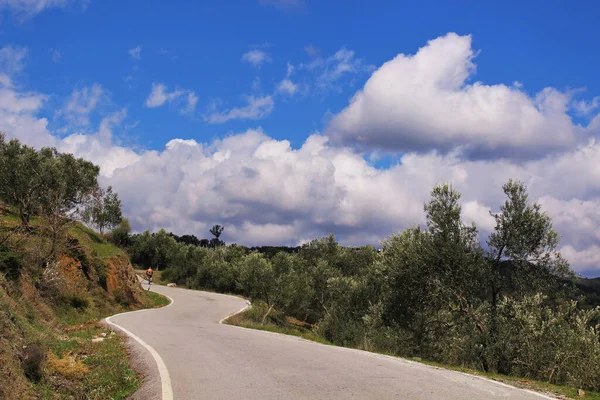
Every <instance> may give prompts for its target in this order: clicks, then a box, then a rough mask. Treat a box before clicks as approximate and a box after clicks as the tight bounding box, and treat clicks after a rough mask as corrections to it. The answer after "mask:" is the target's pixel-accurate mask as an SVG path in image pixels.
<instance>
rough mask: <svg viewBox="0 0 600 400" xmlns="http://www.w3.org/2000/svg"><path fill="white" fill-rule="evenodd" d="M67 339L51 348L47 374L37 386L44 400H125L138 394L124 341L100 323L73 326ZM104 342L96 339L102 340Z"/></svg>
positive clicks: (137, 384)
mask: <svg viewBox="0 0 600 400" xmlns="http://www.w3.org/2000/svg"><path fill="white" fill-rule="evenodd" d="M67 330H68V333H67V335H66V338H63V339H62V340H61V339H59V340H57V341H56V343H55V344H54V345H53V346H52V347H51V351H50V352H48V354H47V356H46V362H45V367H44V369H45V375H44V378H43V380H42V381H41V382H39V383H38V384H37V385H35V389H36V392H37V393H38V395H39V397H40V398H43V399H57V398H61V399H62V398H80V397H81V394H83V393H85V398H86V399H125V398H127V397H128V396H129V395H130V394H131V393H133V392H135V390H137V388H138V386H139V380H138V377H137V375H136V373H135V371H134V370H133V369H132V368H131V367H130V366H129V362H128V358H127V349H126V347H125V343H124V339H123V338H122V337H121V336H119V335H118V334H115V333H113V332H111V331H110V330H109V329H107V328H106V327H104V326H102V325H100V324H99V323H95V324H90V325H83V326H82V327H69V328H67ZM102 334H104V335H106V337H105V339H104V340H103V341H100V342H92V338H95V337H102Z"/></svg>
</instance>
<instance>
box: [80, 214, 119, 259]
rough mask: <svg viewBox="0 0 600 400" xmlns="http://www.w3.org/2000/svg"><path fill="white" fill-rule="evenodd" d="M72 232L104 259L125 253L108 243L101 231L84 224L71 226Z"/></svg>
mask: <svg viewBox="0 0 600 400" xmlns="http://www.w3.org/2000/svg"><path fill="white" fill-rule="evenodd" d="M70 233H71V234H72V235H73V236H74V237H76V238H77V239H78V240H79V241H80V243H82V244H84V245H85V246H87V247H89V248H90V249H92V251H93V252H94V253H95V255H97V256H98V257H100V258H101V259H103V260H104V259H107V258H110V257H115V256H123V255H125V253H124V252H123V250H121V249H119V248H118V247H117V246H114V245H112V244H110V243H108V242H107V241H106V240H104V238H103V237H102V236H101V235H100V234H99V233H97V232H94V231H93V230H91V229H90V228H88V227H86V226H84V225H83V224H80V223H77V224H75V225H74V226H73V227H72V228H71V230H70Z"/></svg>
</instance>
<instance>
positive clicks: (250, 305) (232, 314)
mask: <svg viewBox="0 0 600 400" xmlns="http://www.w3.org/2000/svg"><path fill="white" fill-rule="evenodd" d="M250 307H252V304H251V303H250V302H249V301H248V300H246V306H245V307H244V308H242V309H240V310H239V311H236V312H234V313H231V314H229V315H228V316H226V317H225V318H223V319H221V320H220V321H219V324H223V321H225V320H226V319H227V318H231V317H233V316H234V315H236V314H239V313H242V312H244V311H246V310H247V309H249V308H250Z"/></svg>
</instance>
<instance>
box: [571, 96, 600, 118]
mask: <svg viewBox="0 0 600 400" xmlns="http://www.w3.org/2000/svg"><path fill="white" fill-rule="evenodd" d="M573 108H574V109H575V111H576V112H577V113H578V114H579V115H583V116H586V115H590V114H592V113H593V112H594V111H596V110H597V109H599V108H600V96H596V97H594V98H593V99H592V100H590V101H585V100H579V101H575V102H574V103H573Z"/></svg>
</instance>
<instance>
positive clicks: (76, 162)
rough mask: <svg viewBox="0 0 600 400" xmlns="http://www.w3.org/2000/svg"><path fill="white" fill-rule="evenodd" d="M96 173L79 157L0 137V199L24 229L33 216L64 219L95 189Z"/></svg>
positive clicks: (92, 165)
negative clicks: (10, 207)
mask: <svg viewBox="0 0 600 400" xmlns="http://www.w3.org/2000/svg"><path fill="white" fill-rule="evenodd" d="M99 172H100V168H99V167H97V166H95V165H94V164H92V163H91V162H89V161H86V160H84V159H82V158H75V157H73V155H71V154H61V153H58V152H57V151H56V149H54V148H48V147H45V148H42V149H41V150H39V151H37V150H35V149H34V148H32V147H29V146H26V145H22V144H21V143H20V142H19V141H18V140H16V139H13V140H11V141H9V142H6V141H5V140H4V135H2V136H0V200H2V201H4V202H5V203H7V204H9V205H12V206H14V207H16V208H17V209H18V211H19V216H20V218H21V224H22V225H23V226H28V225H29V221H30V219H31V217H32V216H33V215H34V214H42V213H45V214H47V215H50V214H54V215H63V216H64V215H66V214H67V213H69V212H71V211H73V210H74V209H76V208H77V207H78V206H79V205H81V204H82V203H83V202H84V200H85V199H86V198H87V197H88V196H89V195H90V194H91V193H92V192H93V190H94V189H95V188H97V186H98V181H97V179H98V174H99Z"/></svg>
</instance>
